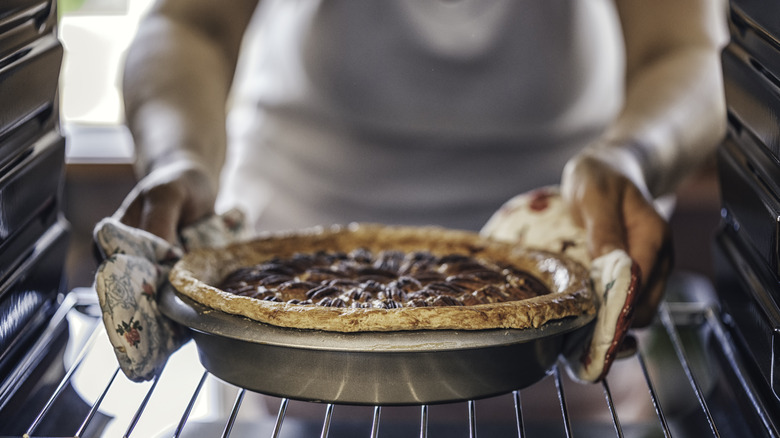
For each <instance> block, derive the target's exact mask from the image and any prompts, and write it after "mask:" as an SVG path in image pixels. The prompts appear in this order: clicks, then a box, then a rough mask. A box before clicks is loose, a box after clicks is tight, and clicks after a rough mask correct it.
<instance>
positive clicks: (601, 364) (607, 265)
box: [481, 186, 639, 382]
mask: <svg viewBox="0 0 780 438" xmlns="http://www.w3.org/2000/svg"><path fill="white" fill-rule="evenodd" d="M481 234H482V235H483V236H487V237H490V238H493V239H497V240H504V241H509V242H517V243H518V244H521V245H523V246H526V247H530V248H539V249H544V250H548V251H553V252H558V253H562V254H565V255H567V256H569V257H570V258H572V259H574V260H576V261H578V262H580V263H581V264H582V265H584V266H585V267H586V268H588V269H589V270H590V277H591V280H592V281H593V287H594V289H595V292H596V295H597V298H598V299H599V310H598V313H597V315H596V321H595V324H594V325H593V331H592V333H590V334H589V336H588V337H587V338H586V339H585V341H584V342H581V343H579V344H578V345H577V346H576V348H575V349H574V350H573V351H570V352H567V355H566V363H567V366H568V368H569V374H571V375H572V376H573V377H574V378H576V379H578V380H581V381H586V382H595V381H598V380H601V379H603V378H604V376H605V375H606V374H607V372H608V371H609V367H610V365H611V364H612V361H613V360H614V358H615V356H616V355H617V353H618V351H619V349H620V346H621V343H622V341H623V339H624V337H625V335H626V332H627V331H628V328H629V326H630V325H631V320H632V310H633V307H634V304H635V302H636V298H637V296H638V294H639V271H638V267H637V265H636V264H635V263H634V262H633V261H632V260H631V258H630V257H629V256H628V254H627V253H626V252H625V251H622V250H615V251H612V252H610V253H608V254H605V255H603V256H601V257H598V258H596V259H593V260H591V259H590V256H589V255H588V251H587V248H586V242H585V231H584V230H583V229H582V228H580V227H579V226H577V225H575V223H574V221H573V219H572V217H571V215H570V214H569V211H568V209H567V207H566V205H565V204H564V202H563V200H562V199H561V196H560V192H559V189H558V187H557V186H550V187H544V188H541V189H537V190H534V191H532V192H529V193H526V194H521V195H518V196H516V197H514V198H512V199H510V200H509V201H507V202H506V203H505V204H504V205H503V206H502V207H501V208H500V209H499V210H498V211H496V213H495V214H494V215H493V216H492V217H491V218H490V220H488V222H487V223H486V224H485V226H484V227H483V229H482V231H481Z"/></svg>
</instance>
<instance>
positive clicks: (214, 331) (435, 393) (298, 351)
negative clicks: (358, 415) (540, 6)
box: [159, 288, 594, 405]
mask: <svg viewBox="0 0 780 438" xmlns="http://www.w3.org/2000/svg"><path fill="white" fill-rule="evenodd" d="M159 304H160V309H161V310H162V312H163V313H164V314H165V315H166V316H168V317H169V318H171V319H173V320H174V321H176V322H178V323H180V324H182V325H184V326H186V327H189V328H190V329H192V334H193V338H194V340H195V343H196V344H197V347H198V352H199V357H200V361H201V363H202V364H203V366H204V367H205V368H206V369H207V370H208V371H209V372H211V373H212V374H214V375H215V376H216V377H218V378H220V379H222V380H224V381H226V382H229V383H232V384H234V385H237V386H240V387H243V388H246V389H249V390H252V391H256V392H259V393H263V394H269V395H274V396H278V397H286V398H291V399H298V400H307V401H319V402H328V403H339V404H358V405H419V404H434V403H445V402H453V401H460V400H471V399H479V398H484V397H489V396H493V395H497V394H503V393H506V392H509V391H512V390H515V389H521V388H524V387H526V386H529V385H531V384H533V383H535V382H537V381H538V380H540V379H542V378H543V377H544V376H545V375H546V374H547V373H548V372H549V370H550V369H551V368H552V366H553V365H554V364H555V362H556V360H557V358H558V356H559V354H560V353H561V351H562V349H563V345H564V338H565V337H566V336H567V335H569V334H570V333H572V332H575V331H579V330H582V329H583V328H584V327H585V326H587V325H588V324H589V323H590V322H592V320H593V319H594V315H582V316H577V317H568V318H564V319H561V320H556V321H551V322H548V323H546V324H544V325H542V326H541V327H539V328H536V329H495V330H475V331H459V330H425V331H404V332H363V333H338V332H326V331H318V330H300V329H292V328H283V327H276V326H272V325H269V324H264V323H260V322H257V321H254V320H250V319H248V318H245V317H242V316H236V315H231V314H227V313H224V312H221V311H218V310H214V309H211V308H208V307H205V306H203V305H201V304H200V303H197V302H195V301H193V300H191V299H189V298H187V297H186V296H184V295H181V294H179V293H178V292H176V291H175V290H174V289H173V288H163V291H162V292H161V294H160V301H159Z"/></svg>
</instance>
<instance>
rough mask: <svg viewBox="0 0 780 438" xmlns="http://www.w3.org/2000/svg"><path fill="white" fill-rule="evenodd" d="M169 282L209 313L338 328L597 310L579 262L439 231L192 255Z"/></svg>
mask: <svg viewBox="0 0 780 438" xmlns="http://www.w3.org/2000/svg"><path fill="white" fill-rule="evenodd" d="M170 278H171V283H172V284H173V285H174V287H175V288H176V289H178V290H179V291H180V292H181V293H183V294H185V295H187V296H189V297H190V298H192V299H194V300H195V301H198V302H200V303H202V304H205V305H206V306H208V307H212V308H214V309H218V310H222V311H225V312H228V313H233V314H238V315H243V316H245V317H248V318H251V319H255V320H257V321H260V322H264V323H269V324H273V325H277V326H282V327H293V328H303V329H319V330H327V331H338V332H355V331H395V330H435V329H461V330H479V329H493V328H528V327H539V326H541V325H542V324H544V323H545V322H548V321H551V320H554V319H560V318H565V317H567V316H579V315H581V314H586V313H588V314H592V313H594V312H595V301H594V297H593V294H592V292H591V289H590V285H589V281H588V275H587V272H586V271H585V269H584V268H583V267H582V266H581V265H579V264H578V263H576V262H573V261H571V260H570V259H567V258H565V257H561V256H557V255H555V254H552V253H548V252H544V251H532V250H521V249H518V248H515V247H513V246H511V245H508V244H503V243H499V242H495V241H492V240H488V239H484V238H481V237H479V236H478V235H477V234H475V233H470V232H465V231H455V230H448V229H443V228H436V227H390V226H381V225H368V224H363V225H352V226H348V227H333V228H331V229H318V230H306V231H301V232H297V233H287V234H274V235H268V236H266V237H263V238H260V239H257V240H254V241H250V242H246V243H242V244H239V245H234V246H231V247H228V248H225V249H218V250H205V251H197V252H193V253H190V254H188V255H187V256H185V257H184V258H183V259H182V260H181V261H180V262H179V263H177V265H176V266H175V267H174V269H173V270H172V271H171V275H170Z"/></svg>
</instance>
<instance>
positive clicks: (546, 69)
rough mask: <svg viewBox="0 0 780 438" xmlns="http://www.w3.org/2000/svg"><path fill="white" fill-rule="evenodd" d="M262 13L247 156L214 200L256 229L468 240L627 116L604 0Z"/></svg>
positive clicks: (237, 117) (242, 95)
mask: <svg viewBox="0 0 780 438" xmlns="http://www.w3.org/2000/svg"><path fill="white" fill-rule="evenodd" d="M264 8H265V9H263V10H261V11H259V14H258V16H257V17H255V18H256V20H255V22H254V24H257V25H258V26H257V28H258V31H257V33H256V34H252V35H250V37H249V38H248V40H247V42H248V51H249V53H251V54H252V56H250V57H249V58H247V59H244V60H243V61H244V62H245V63H246V64H245V67H246V69H245V70H244V73H243V74H244V75H245V76H244V77H245V78H247V80H246V81H244V82H243V84H242V85H241V87H240V88H239V92H238V93H237V105H236V109H237V111H235V112H234V114H233V122H239V123H235V124H233V125H231V128H232V131H231V132H232V133H233V136H232V138H231V141H232V142H234V143H235V145H236V146H237V148H236V149H237V152H238V156H240V157H241V158H240V159H238V160H236V161H234V163H238V164H237V165H236V167H235V168H234V170H233V172H232V174H233V175H234V176H233V177H230V178H229V179H228V181H227V182H226V185H225V189H226V190H225V192H226V193H230V194H231V195H232V196H228V197H226V198H223V202H225V203H226V204H230V203H235V202H239V203H245V204H247V206H248V207H249V209H250V213H254V216H257V217H258V218H259V219H258V221H259V222H258V223H259V227H260V228H263V229H269V228H270V229H279V228H297V227H301V226H309V225H315V224H329V223H334V222H338V223H344V222H349V221H372V222H385V223H404V224H437V225H444V226H450V227H457V228H467V229H477V228H479V227H480V226H481V224H482V223H483V222H484V221H485V220H487V218H488V217H489V216H490V214H491V213H492V211H493V210H494V209H496V208H497V207H498V206H500V204H501V203H503V202H504V201H505V200H507V199H508V198H509V197H511V196H513V195H515V194H517V193H520V192H522V191H526V190H529V189H531V188H534V187H537V186H540V185H545V184H550V183H554V182H557V181H558V179H559V176H560V172H561V170H562V167H563V164H564V163H565V161H566V159H568V157H569V156H571V155H572V154H573V153H574V152H575V151H576V150H578V149H579V148H581V147H582V146H584V145H585V144H587V143H588V142H590V141H592V140H593V139H594V138H595V137H596V136H597V135H598V134H599V132H600V131H601V130H602V129H603V128H604V126H605V125H606V124H607V123H608V122H609V121H610V120H611V119H612V118H614V117H615V115H616V114H617V111H618V110H619V107H620V105H621V103H622V89H623V79H622V77H623V73H622V72H623V59H622V56H623V55H622V47H621V46H620V44H619V43H617V41H620V33H619V32H620V30H619V24H618V21H617V17H616V12H615V10H614V5H613V4H612V2H610V1H608V0H578V1H571V0H558V1H545V2H538V1H533V2H532V1H517V0H493V1H488V0H473V1H472V0H451V1H441V0H424V1H421V0H394V1H376V2H371V1H365V2H353V1H338V0H329V1H327V2H316V1H311V2H307V1H297V2H296V1H287V0H283V1H271V2H269V3H268V4H266V5H265V6H264ZM255 37H256V38H255ZM242 120H244V121H246V122H241V121H242ZM249 122H251V123H249ZM242 125H243V126H242ZM234 165H235V164H234ZM228 173H230V172H228ZM260 198H265V202H267V204H265V206H266V208H265V209H264V210H263V211H262V214H260V213H261V212H260V211H259V208H258V203H260V200H259V199H260ZM256 209H257V210H258V211H256V212H252V211H251V210H256Z"/></svg>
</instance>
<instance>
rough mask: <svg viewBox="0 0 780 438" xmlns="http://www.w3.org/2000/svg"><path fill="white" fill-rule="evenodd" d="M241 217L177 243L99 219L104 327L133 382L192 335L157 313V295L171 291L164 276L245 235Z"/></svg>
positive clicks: (213, 222)
mask: <svg viewBox="0 0 780 438" xmlns="http://www.w3.org/2000/svg"><path fill="white" fill-rule="evenodd" d="M245 224H246V221H245V218H244V215H243V213H241V212H240V211H238V210H231V211H229V212H227V213H225V214H223V215H219V216H218V215H214V216H211V217H209V218H206V219H204V220H202V221H200V222H198V223H196V224H194V225H192V226H190V227H188V228H186V229H184V230H182V232H181V235H180V244H179V245H171V244H170V243H168V242H167V241H165V240H163V239H161V238H159V237H157V236H155V235H153V234H151V233H148V232H146V231H143V230H140V229H137V228H132V227H129V226H127V225H125V224H122V223H121V222H119V220H117V219H115V218H110V217H109V218H105V219H103V220H101V221H100V222H99V223H98V224H97V225H96V226H95V229H94V238H95V242H96V243H97V246H98V248H99V250H100V253H101V256H102V259H103V260H102V262H101V264H100V266H99V267H98V270H97V274H96V275H95V290H96V291H97V294H98V299H99V303H100V308H101V310H102V312H103V323H104V325H105V326H106V331H107V332H108V338H109V341H110V342H111V345H112V346H113V347H114V353H115V354H116V357H117V359H118V360H119V366H120V367H121V368H122V371H123V372H124V373H125V375H127V377H128V378H129V379H131V380H134V381H143V380H149V379H151V378H152V377H154V376H155V375H156V374H157V373H158V372H159V371H161V369H162V367H163V365H164V364H165V362H166V361H167V359H168V357H169V356H170V355H171V353H173V352H174V351H176V350H177V349H178V348H179V347H181V346H182V345H183V344H184V343H186V342H187V341H188V340H189V338H190V336H189V332H188V331H187V330H186V329H185V328H184V327H181V326H179V325H178V324H176V323H175V322H173V321H171V320H170V319H168V318H166V317H165V316H164V315H162V314H161V313H160V311H159V310H158V308H157V298H156V297H157V291H159V290H162V288H164V287H171V285H170V283H168V272H169V271H170V269H171V267H172V266H173V264H174V263H175V262H176V261H177V260H178V259H179V258H180V257H181V256H182V255H183V254H184V252H185V251H187V250H189V249H195V248H202V247H218V246H224V245H227V244H229V243H231V242H234V241H237V240H239V239H243V238H244V237H246V235H247V228H246V225H245Z"/></svg>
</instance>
